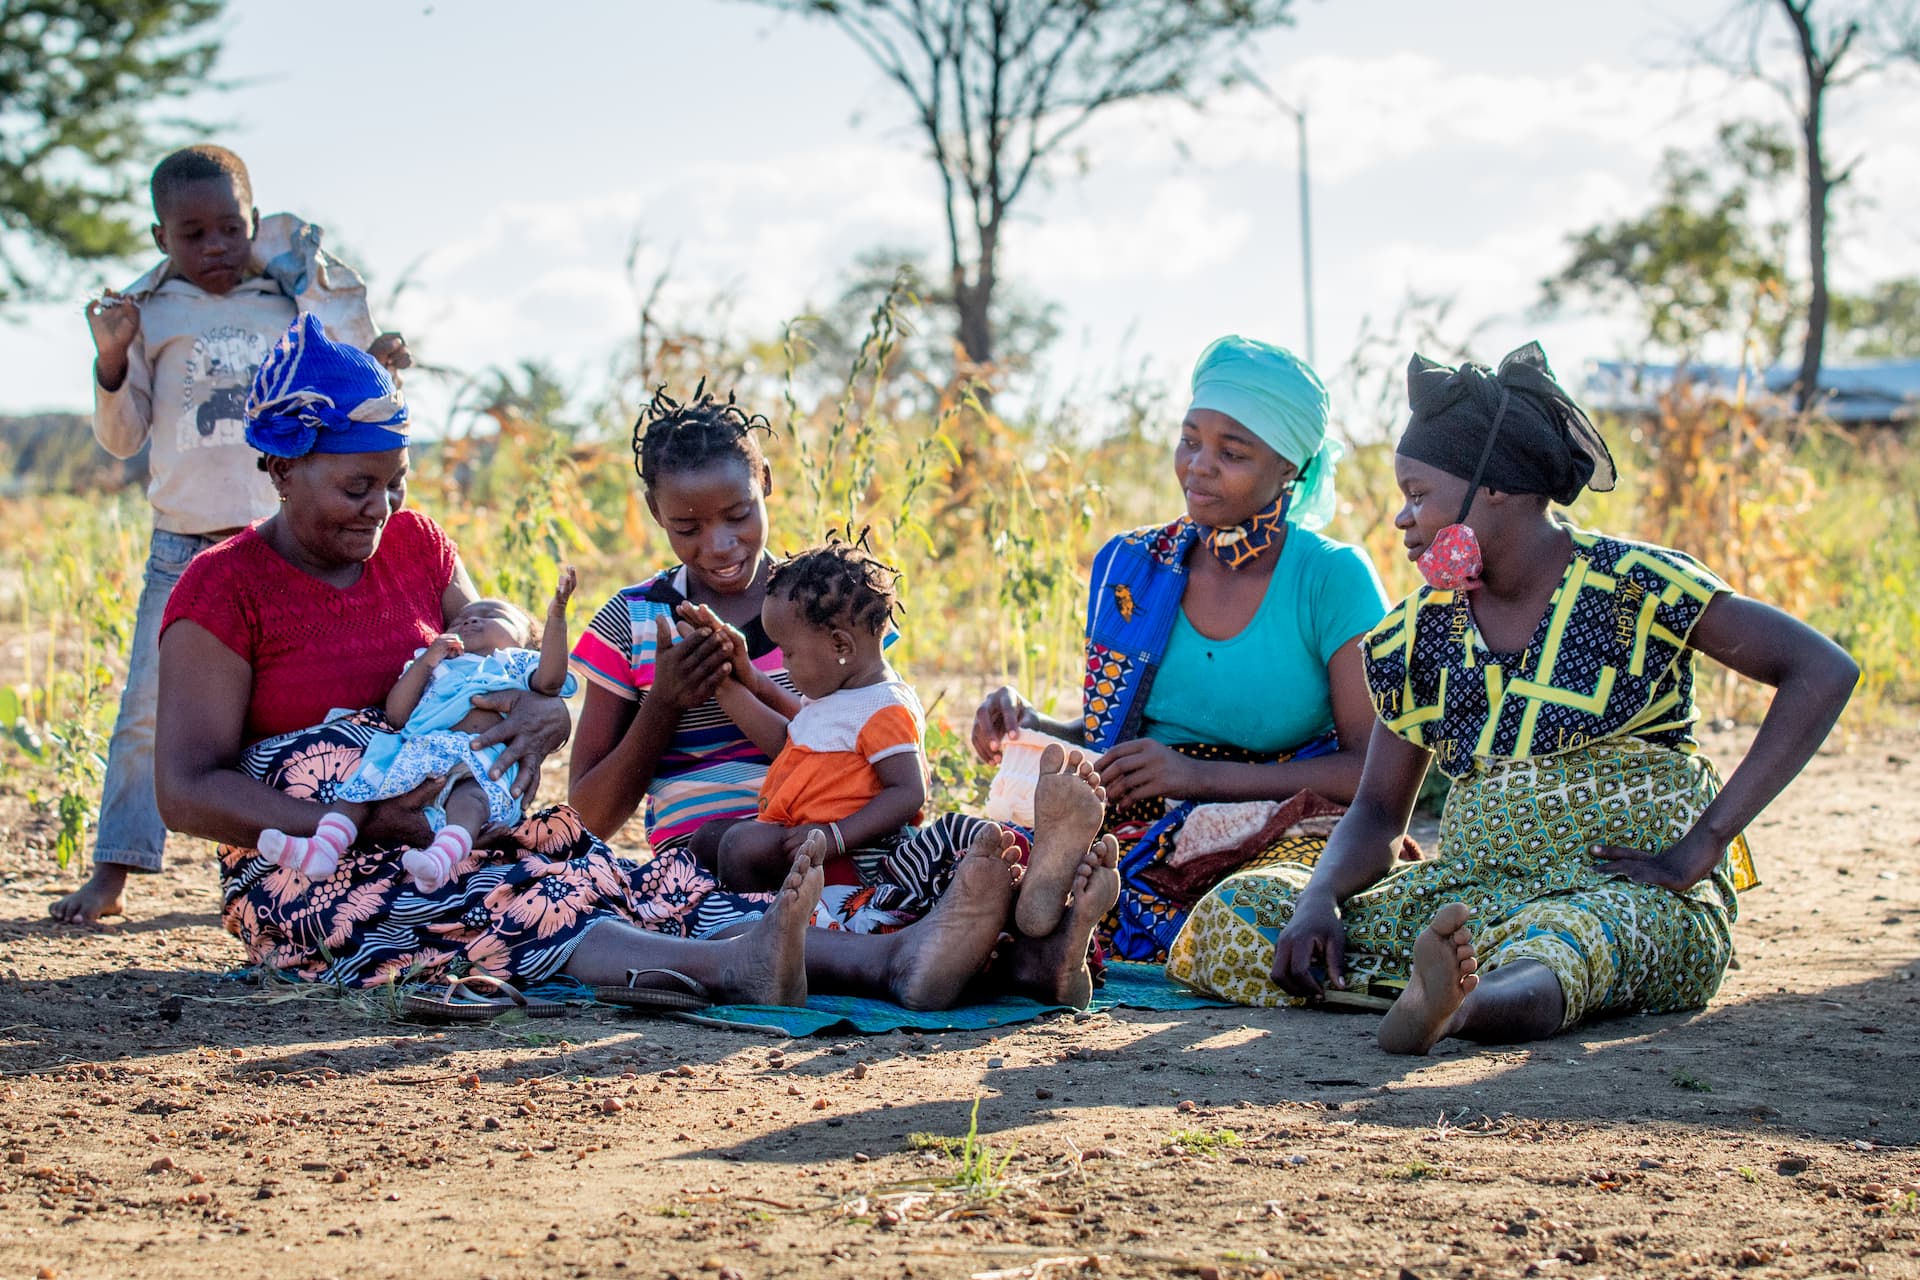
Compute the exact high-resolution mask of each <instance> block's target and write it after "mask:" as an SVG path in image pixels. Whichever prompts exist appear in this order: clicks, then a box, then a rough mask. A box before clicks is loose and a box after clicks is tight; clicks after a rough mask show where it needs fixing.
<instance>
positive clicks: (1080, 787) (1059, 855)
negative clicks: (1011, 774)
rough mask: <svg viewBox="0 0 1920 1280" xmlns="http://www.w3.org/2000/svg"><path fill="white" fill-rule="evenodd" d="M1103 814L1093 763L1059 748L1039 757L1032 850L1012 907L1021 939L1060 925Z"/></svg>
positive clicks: (1101, 790)
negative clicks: (1017, 897) (1081, 863)
mask: <svg viewBox="0 0 1920 1280" xmlns="http://www.w3.org/2000/svg"><path fill="white" fill-rule="evenodd" d="M1106 812H1107V793H1106V790H1105V789H1104V788H1103V787H1101V785H1100V775H1099V774H1097V773H1095V772H1094V771H1093V763H1092V761H1090V760H1088V759H1087V758H1086V757H1084V756H1082V755H1081V754H1080V753H1079V752H1077V751H1076V752H1074V753H1073V754H1072V755H1068V753H1066V752H1065V751H1062V750H1061V749H1060V748H1059V747H1048V748H1047V749H1046V750H1045V751H1044V752H1042V753H1041V755H1040V781H1039V782H1038V784H1036V785H1035V787H1034V789H1033V850H1032V852H1031V853H1030V854H1028V856H1027V873H1026V875H1025V876H1024V877H1022V879H1021V881H1020V900H1019V902H1018V904H1017V905H1016V906H1015V907H1014V917H1013V920H1014V923H1015V924H1016V925H1018V926H1019V928H1020V932H1021V933H1024V934H1026V935H1027V936H1028V937H1029V938H1040V937H1045V936H1046V935H1047V934H1049V933H1052V932H1053V929H1054V926H1055V925H1057V924H1059V923H1060V916H1061V914H1062V913H1063V912H1065V911H1066V909H1067V894H1068V892H1069V891H1070V890H1071V888H1072V885H1073V878H1074V876H1075V875H1076V874H1077V873H1078V870H1079V867H1080V862H1081V859H1083V858H1084V857H1086V853H1087V846H1089V845H1090V844H1092V843H1093V839H1094V837H1095V836H1097V835H1099V834H1100V821H1101V819H1102V818H1104V817H1105V816H1106Z"/></svg>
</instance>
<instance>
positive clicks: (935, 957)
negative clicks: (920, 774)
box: [887, 822, 1020, 1009]
mask: <svg viewBox="0 0 1920 1280" xmlns="http://www.w3.org/2000/svg"><path fill="white" fill-rule="evenodd" d="M1018 852H1019V851H1018V847H1017V846H1016V845H1015V844H1014V843H1013V836H1012V834H1011V833H1009V832H1007V831H1004V830H1002V829H1001V827H1000V825H999V824H998V823H993V822H989V823H986V824H985V825H984V826H982V827H981V829H980V834H979V835H977V836H975V837H974V838H973V843H972V844H971V845H969V846H967V852H966V856H964V857H963V858H961V859H960V864H959V865H958V866H957V867H955V868H954V872H953V883H952V884H951V885H949V886H948V887H947V892H946V893H945V895H944V896H942V897H941V899H940V902H939V904H938V905H937V906H935V907H934V909H933V910H932V911H930V912H928V913H927V915H926V918H925V919H923V920H921V921H919V922H918V923H917V924H911V925H908V926H907V927H906V928H904V929H902V930H901V931H900V932H898V933H896V934H894V935H892V937H893V940H894V952H893V959H892V960H891V961H890V962H889V963H888V965H887V989H888V991H889V992H891V993H892V995H893V999H894V1003H896V1004H898V1005H900V1006H902V1007H903V1008H907V1009H947V1008H951V1007H952V1005H953V1002H954V1001H955V1000H957V999H958V998H959V996H960V992H961V991H962V990H963V989H964V988H965V987H966V985H967V983H969V982H971V981H972V980H973V979H974V977H975V975H977V974H978V973H979V972H980V970H981V968H982V967H983V966H984V965H985V964H986V962H987V958H988V957H989V956H991V955H992V954H993V947H994V944H995V943H996V942H998V941H999V940H1000V926H1001V925H1003V924H1005V923H1006V920H1007V906H1008V904H1009V903H1010V902H1011V901H1012V899H1013V882H1014V879H1015V877H1016V875H1017V874H1018V872H1019V869H1020V868H1019V863H1018V862H1017V861H1016V858H1017V857H1018Z"/></svg>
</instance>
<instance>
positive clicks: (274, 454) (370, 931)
mask: <svg viewBox="0 0 1920 1280" xmlns="http://www.w3.org/2000/svg"><path fill="white" fill-rule="evenodd" d="M247 418H248V426H247V438H248V440H249V442H250V443H252V444H253V445H254V447H256V448H258V449H260V450H261V452H262V453H263V454H265V455H267V456H266V459H265V462H264V466H265V468H266V470H267V472H268V474H269V475H270V476H271V477H272V480H273V484H274V487H275V488H276V489H277V490H278V491H279V494H280V500H281V502H282V504H283V505H282V507H281V508H280V511H279V512H278V513H277V514H276V515H274V516H273V517H271V518H270V519H268V520H265V521H263V522H261V523H260V524H258V525H256V526H254V527H253V528H251V529H248V530H247V531H245V532H244V533H241V534H239V535H238V536H236V537H234V538H233V539H231V540H229V541H228V542H226V543H224V544H222V545H221V546H219V547H217V548H214V549H213V550H211V551H209V552H208V553H207V554H206V555H205V556H203V557H200V558H198V559H196V560H195V561H194V562H193V564H192V565H191V566H190V567H189V568H188V569H187V572H186V574H185V575H184V576H183V577H182V578H181V581H180V586H179V588H178V589H177V590H176V592H175V594H174V596H173V599H172V600H171V602H170V603H169V605H168V608H167V613H166V617H165V620H164V622H163V623H162V627H161V641H160V705H159V715H158V738H157V747H158V749H157V751H156V752H155V786H156V790H157V792H158V795H159V800H160V809H161V813H162V815H163V816H164V817H165V818H166V820H167V825H168V826H169V827H170V828H172V829H174V830H176V831H182V832H186V833H189V834H192V835H197V836H201V837H204V838H206V839H210V840H216V841H219V842H220V843H221V846H222V847H221V850H220V875H221V886H222V895H223V898H224V909H223V917H224V921H225V924H226V927H227V929H228V931H229V932H231V933H233V934H234V935H235V936H237V937H238V938H240V940H241V941H242V942H243V943H245V944H246V947H247V951H248V954H249V956H250V957H251V958H252V959H253V960H254V961H255V962H256V963H260V964H266V965H271V966H273V967H274V968H276V969H281V970H284V971H288V972H289V973H290V974H292V975H294V976H299V977H306V978H314V979H325V980H328V981H334V982H343V983H352V984H356V985H377V984H380V983H384V982H391V981H395V980H397V979H401V978H408V979H411V978H417V977H421V976H427V975H431V974H433V973H435V972H438V971H442V970H445V969H447V968H449V967H450V966H455V965H456V964H459V963H461V962H464V964H465V966H467V967H469V968H471V969H472V970H475V971H478V972H481V973H484V974H488V975H491V976H493V977H496V978H501V979H507V980H514V981H520V982H538V981H541V980H543V979H545V978H548V977H551V976H553V975H555V974H557V973H562V972H564V973H567V974H569V975H571V976H573V977H575V978H577V979H579V980H581V981H583V982H587V983H589V984H616V985H617V984H620V983H621V982H623V981H624V980H625V975H626V974H627V972H628V971H629V970H634V969H639V970H672V971H674V972H675V973H677V974H682V975H685V976H686V977H688V978H691V979H693V980H694V981H695V982H697V983H700V984H702V985H703V986H704V987H706V988H707V989H709V990H710V991H712V992H713V993H714V994H715V995H716V996H717V997H720V998H724V999H731V1000H738V1001H746V1002H753V1003H767V1004H784V1003H795V1002H799V1001H801V1000H804V998H805V994H806V976H805V972H804V968H803V955H802V945H803V944H802V935H803V932H804V930H805V928H806V925H807V922H808V918H809V916H810V914H811V912H812V908H813V905H814V902H815V900H816V899H817V897H818V896H819V892H820V883H821V876H820V872H819V871H818V870H817V869H812V868H810V867H808V865H807V862H806V859H805V858H801V859H799V860H798V861H797V862H796V864H795V867H794V871H793V874H791V875H790V876H789V877H788V879H787V882H786V884H785V885H783V886H782V889H781V892H780V893H779V894H778V895H776V897H775V899H774V901H773V904H772V906H771V909H770V910H769V911H768V913H767V915H766V916H765V917H764V918H763V919H762V920H761V921H760V922H759V923H758V924H757V925H755V926H754V927H753V928H752V929H751V930H749V931H747V932H744V933H741V934H740V935H739V936H736V937H733V938H729V939H726V940H723V941H716V942H690V941H686V940H683V939H679V938H670V937H663V936H661V935H659V934H656V933H650V932H646V931H644V930H642V929H639V928H637V927H635V925H634V924H633V923H632V921H633V920H634V919H635V918H636V916H637V915H638V914H639V912H640V908H641V907H642V905H643V904H641V903H639V902H637V901H636V900H635V896H634V893H633V887H632V880H631V873H632V870H633V868H632V864H630V863H626V862H624V861H623V860H621V859H617V858H615V857H614V856H613V855H612V854H611V853H610V852H609V851H608V849H607V848H606V846H605V845H604V844H602V843H601V842H600V841H599V840H598V839H596V838H595V837H593V836H592V835H590V834H588V833H587V832H586V830H585V829H584V828H583V827H582V826H581V824H580V820H579V818H578V817H577V816H575V814H574V813H573V811H572V810H571V809H569V808H566V807H564V806H562V807H557V808H553V809H549V810H546V811H545V812H543V813H539V814H535V815H533V816H530V817H529V818H527V819H526V820H525V821H524V822H522V823H521V824H520V825H519V826H518V827H517V828H515V829H514V830H513V831H512V832H510V833H499V835H498V838H497V840H496V841H495V843H498V844H499V845H500V846H501V847H500V848H497V849H476V850H475V851H474V852H473V854H472V855H471V856H470V857H469V858H468V860H467V861H466V862H465V863H463V864H462V865H461V867H460V868H459V869H458V872H457V873H456V875H455V876H454V877H453V879H452V880H451V881H450V882H449V883H448V884H446V885H445V886H443V887H441V888H440V889H438V890H436V891H435V892H433V893H421V892H419V891H418V890H417V889H416V888H414V887H413V886H412V884H411V882H410V880H409V879H408V877H406V876H405V875H404V873H403V871H402V867H401V856H402V854H403V853H404V852H405V851H406V849H407V848H408V847H413V846H420V845H424V844H426V843H428V842H430V841H431V839H432V832H431V830H430V828H429V826H428V823H427V821H426V819H425V817H424V816H423V814H422V810H423V809H424V808H425V806H426V805H427V804H428V803H430V802H431V801H432V799H433V798H434V793H435V792H436V790H437V784H429V786H427V787H423V788H422V789H421V790H420V791H418V792H415V793H413V794H411V795H408V796H403V797H400V798H397V799H394V800H387V801H381V802H378V803H375V804H371V805H347V806H342V805H339V804H338V803H337V802H336V801H335V800H334V796H333V791H334V788H335V787H336V786H337V785H338V784H339V783H341V782H343V781H344V780H345V779H346V778H348V777H349V776H351V774H352V772H353V768H354V765H355V764H356V762H357V761H358V759H359V757H360V753H361V751H362V750H363V749H364V748H365V746H366V744H367V742H368V741H369V740H370V738H371V735H372V734H374V733H376V732H378V731H380V729H381V728H382V727H383V726H384V721H383V719H382V717H381V716H380V714H379V712H378V711H374V710H369V711H356V710H352V709H353V708H361V707H375V706H377V705H378V704H379V703H380V702H381V701H382V700H383V699H384V698H385V696H386V694H387V691H388V690H389V689H390V688H391V687H392V685H393V682H394V680H395V679H396V678H397V677H398V676H399V673H400V669H401V668H402V667H403V666H404V665H405V664H406V662H407V660H408V659H409V658H410V657H411V656H412V655H413V653H414V652H415V651H416V650H418V649H420V648H421V647H423V646H424V645H426V644H427V643H428V642H429V641H431V640H432V638H433V637H434V636H435V635H437V634H439V633H440V632H441V631H442V630H444V629H445V627H446V625H447V622H448V620H449V619H451V618H452V617H453V615H454V614H456V613H458V612H459V611H460V609H461V608H463V607H464V606H465V605H466V604H467V603H468V602H469V601H471V600H473V599H474V598H475V597H476V596H477V594H478V593H477V592H476V591H475V590H474V587H473V582H472V580H471V579H470V578H469V577H468V576H467V572H466V570H465V568H463V567H462V565H461V564H460V559H459V555H458V553H457V551H456V550H455V548H454V545H453V543H452V542H451V541H450V540H449V539H448V538H447V536H446V535H445V534H444V533H442V532H441V531H440V530H439V529H438V528H437V527H436V526H435V525H434V524H433V522H432V521H430V520H428V519H427V518H426V517H424V516H422V515H419V514H418V513H416V512H410V511H403V510H401V507H402V505H403V503H404V502H405V499H406V480H407V451H406V435H405V426H406V421H407V415H406V410H405V408H404V406H403V405H402V404H401V402H400V399H399V395H398V392H397V390H396V389H395V387H394V384H393V382H392V379H391V377H390V376H389V375H388V374H387V372H386V371H385V370H384V369H382V368H381V367H380V366H378V365H377V364H375V363H374V362H373V361H372V360H371V359H369V358H368V357H366V356H365V355H364V354H363V353H361V352H359V351H357V350H354V349H352V348H350V347H344V346H339V345H336V344H334V343H332V342H330V341H328V339H327V338H326V336H325V334H324V333H323V332H322V331H321V330H320V328H319V326H318V325H317V324H314V323H312V322H311V320H310V319H309V320H308V321H306V322H305V323H296V324H295V326H294V327H293V329H291V330H289V332H288V334H287V336H286V338H285V339H283V340H282V342H281V344H280V346H279V347H278V348H277V349H276V350H275V351H274V352H273V354H272V355H270V356H269V357H268V359H267V361H266V362H265V363H264V364H263V365H262V366H261V369H260V372H259V375H258V377H257V378H256V380H255V383H254V388H253V395H252V397H251V398H250V400H249V403H248V406H247ZM476 704H477V705H482V706H486V707H488V708H489V709H492V710H496V711H501V712H504V713H505V716H504V718H503V719H502V721H501V723H500V724H499V725H498V726H496V727H495V728H494V729H493V730H491V731H490V732H488V733H486V734H483V735H481V737H480V740H479V741H480V744H481V745H488V744H490V743H492V742H502V743H504V744H505V749H504V750H503V751H502V753H501V755H500V757H499V761H498V764H499V766H500V768H501V769H502V770H504V768H505V766H507V765H509V764H513V763H519V764H520V765H521V766H522V768H521V769H520V771H519V775H518V780H517V783H516V785H517V786H518V787H520V788H522V789H524V788H527V787H529V786H531V784H532V783H533V782H534V780H535V779H536V778H538V776H539V771H540V762H541V760H542V759H544V757H545V756H546V755H548V754H549V753H550V752H552V751H553V750H554V749H556V748H557V747H559V746H560V744H561V743H563V742H564V741H565V740H566V736H567V728H568V717H567V712H566V708H565V706H564V705H563V704H562V703H561V702H560V701H559V700H558V699H554V698H545V697H541V696H539V695H536V694H531V693H509V694H501V695H496V696H495V697H494V698H492V699H490V700H480V699H476ZM341 707H345V708H348V709H349V710H348V711H346V712H336V711H335V708H341ZM330 804H331V805H333V806H334V807H336V808H343V809H345V810H346V812H347V816H348V817H350V818H352V819H353V821H354V823H355V825H356V826H357V827H358V829H359V832H360V841H359V843H358V845H357V846H356V847H355V848H354V849H352V850H349V851H348V852H347V853H346V855H345V856H343V857H342V859H341V861H340V865H339V867H338V868H337V869H336V870H335V872H334V873H333V874H332V875H331V876H328V877H327V878H325V879H323V880H318V881H314V880H309V879H308V878H307V877H306V876H304V875H301V874H300V873H298V872H296V871H292V870H288V869H285V868H282V867H279V866H276V865H275V864H273V863H272V862H270V861H268V860H267V859H265V858H263V857H261V856H260V855H259V853H258V852H257V851H256V850H255V849H254V848H253V846H254V845H255V844H256V843H257V842H258V840H259V836H260V832H261V831H262V830H263V829H264V828H267V827H278V828H280V829H281V830H283V831H286V832H289V833H292V834H298V835H306V834H310V833H312V832H313V831H314V830H315V828H316V826H317V825H318V823H319V820H320V818H321V816H322V815H323V814H324V813H325V812H326V810H327V807H328V806H329V805H330Z"/></svg>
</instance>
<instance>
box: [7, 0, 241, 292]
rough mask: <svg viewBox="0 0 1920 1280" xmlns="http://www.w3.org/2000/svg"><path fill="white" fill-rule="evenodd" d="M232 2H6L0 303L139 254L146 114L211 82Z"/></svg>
mask: <svg viewBox="0 0 1920 1280" xmlns="http://www.w3.org/2000/svg"><path fill="white" fill-rule="evenodd" d="M224 5H225V0H0V302H6V301H8V300H11V299H18V298H23V297H25V298H31V297H37V296H44V294H45V293H46V292H47V290H48V287H49V284H50V282H51V280H52V278H53V272H52V264H58V263H62V262H76V261H89V260H95V259H101V258H117V257H124V256H126V255H127V254H130V253H132V252H134V251H135V250H137V249H138V248H139V247H140V245H141V243H142V231H143V229H144V226H145V223H146V219H145V218H142V217H138V216H136V215H135V213H134V210H135V209H136V208H137V207H138V205H137V200H138V188H139V186H140V183H141V180H142V179H143V178H144V177H145V172H144V170H145V167H146V166H147V165H148V164H150V163H151V162H152V161H153V160H154V159H155V158H156V156H155V154H154V153H155V152H156V151H157V150H158V149H159V147H160V143H159V141H158V139H157V137H156V128H155V126H154V124H153V123H152V121H151V120H150V118H149V116H148V113H147V111H146V108H148V107H149V106H151V105H152V104H153V103H154V102H156V101H158V100H160V99H163V98H169V97H178V96H179V95H181V94H184V93H187V92H189V91H191V90H193V89H195V88H198V87H199V86H200V85H201V84H202V83H203V82H204V78H205V76H206V74H207V72H208V71H209V70H210V69H211V67H212V65H213V60H214V57H215V56H216V55H217V54H218V52H219V49H220V38H219V36H218V35H216V34H214V33H213V32H212V31H211V26H212V24H213V23H214V21H215V20H216V19H217V18H218V17H219V16H220V13H221V11H222V9H223V8H224ZM34 263H38V264H40V266H39V269H38V270H36V269H35V268H34V265H32V264H34Z"/></svg>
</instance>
